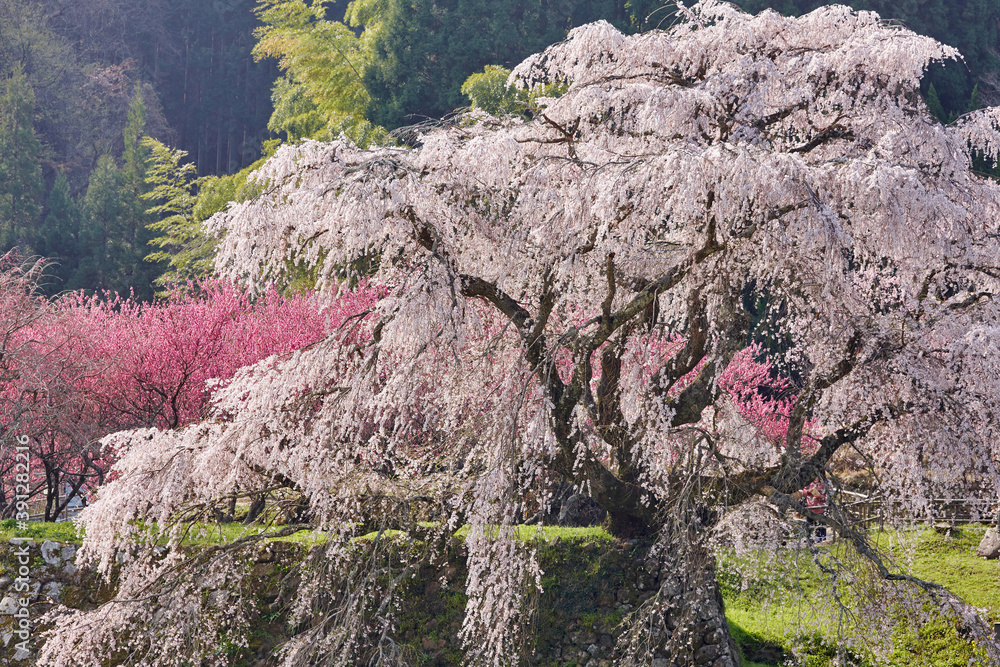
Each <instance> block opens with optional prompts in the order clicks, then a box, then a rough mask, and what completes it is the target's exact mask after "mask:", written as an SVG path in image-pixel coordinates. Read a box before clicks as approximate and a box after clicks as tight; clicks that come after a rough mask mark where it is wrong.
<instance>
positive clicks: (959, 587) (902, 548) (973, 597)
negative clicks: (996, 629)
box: [720, 526, 1000, 667]
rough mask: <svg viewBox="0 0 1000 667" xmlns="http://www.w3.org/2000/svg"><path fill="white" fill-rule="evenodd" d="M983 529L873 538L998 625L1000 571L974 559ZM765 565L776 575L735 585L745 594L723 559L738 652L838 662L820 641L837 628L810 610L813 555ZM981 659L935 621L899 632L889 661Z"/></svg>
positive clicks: (814, 585)
mask: <svg viewBox="0 0 1000 667" xmlns="http://www.w3.org/2000/svg"><path fill="white" fill-rule="evenodd" d="M985 530H986V528H985V527H984V526H967V527H963V528H962V529H961V530H959V531H958V532H957V533H956V534H954V535H951V536H946V535H942V534H939V533H937V532H935V531H934V530H930V529H921V530H913V531H906V532H898V531H887V532H881V533H874V534H873V535H872V536H871V537H872V539H873V541H874V542H875V543H876V544H878V545H879V546H880V547H881V548H882V549H883V550H884V551H886V552H888V554H889V555H890V557H891V558H892V559H893V560H894V561H895V563H896V564H897V565H899V566H901V567H902V568H903V569H904V570H905V571H908V572H909V573H910V574H913V575H915V576H917V577H919V578H921V579H925V580H927V581H931V582H934V583H937V584H941V585H943V586H945V587H947V588H948V589H949V590H951V591H952V592H953V593H955V594H956V595H958V596H959V597H961V598H962V599H964V600H965V601H967V602H969V603H971V604H972V605H974V606H976V607H979V608H980V609H982V610H984V613H985V615H986V617H987V618H988V619H989V620H990V621H997V620H1000V569H998V563H997V561H987V560H984V559H982V558H979V557H978V556H976V554H975V549H976V546H977V545H978V544H979V541H980V540H981V539H982V536H983V533H984V532H985ZM821 551H825V552H828V554H829V555H830V556H836V555H841V556H842V555H844V554H846V551H842V550H841V546H838V545H836V544H834V545H830V546H824V547H822V548H821ZM770 566H771V570H772V572H774V573H775V574H774V575H773V576H772V577H771V578H769V579H768V580H767V582H766V583H764V584H761V585H760V586H757V587H755V586H753V585H750V586H747V583H746V582H741V583H742V584H743V587H744V588H745V589H746V590H742V591H741V590H737V588H738V587H734V586H733V585H732V582H733V580H734V579H736V580H738V579H739V577H738V576H737V575H734V574H732V573H731V572H730V571H729V570H727V567H726V565H725V559H722V560H721V566H720V582H721V583H722V584H723V587H724V591H725V597H726V616H727V618H728V619H729V622H730V625H731V628H732V630H733V634H734V636H735V637H736V639H737V641H738V642H739V643H740V644H741V646H742V648H743V650H744V653H745V654H746V655H753V652H754V651H755V650H758V649H760V648H766V647H780V649H781V650H782V652H783V653H784V655H785V656H786V657H787V656H788V655H789V654H790V653H791V647H792V646H793V645H796V646H798V648H799V658H800V660H801V663H802V664H804V665H806V666H807V667H826V666H828V665H833V664H836V663H835V661H834V658H835V657H836V650H835V647H834V646H833V645H832V642H830V641H829V640H826V639H823V638H822V636H823V634H824V633H823V632H822V631H823V630H832V629H835V628H834V627H833V626H832V625H831V623H832V622H833V621H831V620H830V617H829V616H828V614H827V613H825V612H823V611H822V609H823V608H822V607H820V606H818V605H816V606H814V603H816V602H817V600H818V589H819V587H820V586H821V585H823V584H822V582H821V577H820V575H819V572H818V569H817V568H816V566H815V565H814V564H813V562H812V558H811V557H810V556H809V555H808V553H805V552H791V551H790V552H787V553H785V554H783V555H782V556H781V557H779V558H778V559H777V560H776V561H774V562H771V564H770ZM751 583H752V582H751ZM885 613H886V614H887V615H888V614H891V613H893V610H892V608H891V607H890V606H888V605H887V608H886V612H885ZM824 619H825V620H824ZM851 657H852V659H853V660H854V661H856V664H859V665H869V664H873V661H871V660H870V659H869V658H868V657H867V656H866V655H865V650H864V649H863V648H861V649H858V650H857V652H856V653H854V654H852V656H851ZM979 658H981V654H980V653H979V652H978V651H977V650H976V648H975V647H974V646H973V645H972V644H970V643H969V642H967V641H965V640H963V639H962V638H960V637H959V636H958V635H957V633H956V632H955V629H954V627H952V626H951V625H950V624H949V623H946V622H943V621H934V622H931V623H929V624H926V625H923V626H921V627H912V628H910V627H908V628H905V629H903V630H900V631H898V632H897V634H896V635H895V637H894V645H893V649H892V652H891V654H890V656H889V664H890V665H892V666H893V667H908V666H911V665H913V666H926V667H967V666H968V665H970V664H985V663H984V662H982V661H981V660H980V659H979ZM970 661H972V662H971V663H970ZM746 664H747V665H750V667H763V665H769V666H770V665H775V664H778V662H777V661H767V662H752V661H747V662H746Z"/></svg>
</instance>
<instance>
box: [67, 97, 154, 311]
mask: <svg viewBox="0 0 1000 667" xmlns="http://www.w3.org/2000/svg"><path fill="white" fill-rule="evenodd" d="M145 123H146V109H145V105H144V103H143V99H142V93H141V91H138V90H137V91H136V95H135V98H133V100H132V105H131V107H130V109H129V115H128V123H127V125H126V126H125V132H124V141H125V151H124V153H123V156H122V161H123V164H122V166H121V167H119V166H118V165H117V163H116V162H115V160H114V158H113V157H112V156H110V155H104V156H102V157H101V158H100V159H99V160H98V162H97V166H96V167H95V169H94V171H93V172H92V173H91V175H90V184H89V186H88V187H87V193H86V195H84V198H83V211H84V212H83V224H82V228H81V231H80V243H81V246H82V247H83V248H85V249H86V253H87V254H86V256H85V257H83V258H81V260H80V264H79V267H78V268H77V270H76V271H75V273H74V276H73V278H72V280H71V281H70V286H71V287H72V288H74V289H93V290H108V291H112V292H118V293H119V294H127V293H129V292H130V291H131V292H132V293H134V294H135V296H136V298H138V299H140V300H150V299H152V298H153V280H154V279H155V278H156V276H157V275H158V274H159V273H160V271H161V268H162V267H161V266H160V265H158V264H150V263H148V262H144V261H143V260H144V258H145V256H146V254H147V252H148V244H149V241H150V240H151V239H152V238H153V232H152V231H151V230H149V229H147V225H148V224H149V223H150V222H152V221H153V216H152V214H150V213H149V212H147V210H146V208H147V203H146V199H144V198H143V195H144V194H145V193H146V192H148V191H149V189H150V185H149V184H148V183H147V182H146V172H147V169H148V165H147V161H148V160H149V155H150V153H149V148H148V147H147V146H145V145H143V141H142V138H143V132H144V130H145Z"/></svg>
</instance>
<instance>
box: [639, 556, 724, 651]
mask: <svg viewBox="0 0 1000 667" xmlns="http://www.w3.org/2000/svg"><path fill="white" fill-rule="evenodd" d="M678 547H679V548H676V549H675V548H666V549H660V551H659V554H658V555H656V554H655V553H653V552H651V555H650V557H649V558H647V560H646V565H645V567H646V571H647V572H649V573H651V574H652V573H653V572H655V573H656V574H655V575H652V576H651V578H652V579H653V581H652V584H653V586H658V588H657V589H656V593H655V594H654V596H653V598H651V600H650V601H649V602H650V603H651V605H650V609H649V611H648V612H647V613H649V614H650V616H649V622H650V623H649V624H648V625H646V628H649V629H651V632H652V636H651V637H650V639H651V640H652V642H650V645H651V646H654V647H655V648H654V649H653V656H652V657H653V659H654V663H653V664H657V665H663V667H667V666H670V667H673V666H674V665H676V666H677V667H681V666H687V665H707V666H710V667H739V665H740V664H741V663H740V654H739V650H738V649H737V646H736V642H735V640H734V639H733V637H732V633H731V632H730V629H729V624H728V622H727V621H726V614H725V606H724V602H723V599H722V593H721V591H720V590H719V586H718V584H717V583H716V579H715V557H714V556H713V555H712V554H711V552H710V551H709V550H708V548H707V547H706V545H705V544H704V541H699V542H697V543H694V544H691V543H689V544H684V545H678ZM654 551H655V548H654ZM660 661H662V662H660Z"/></svg>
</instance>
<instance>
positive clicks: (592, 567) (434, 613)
mask: <svg viewBox="0 0 1000 667" xmlns="http://www.w3.org/2000/svg"><path fill="white" fill-rule="evenodd" d="M304 553H305V547H303V546H302V545H299V544H296V543H288V542H274V543H271V544H268V545H266V546H264V547H262V548H261V549H260V550H259V552H258V557H257V563H256V564H255V565H254V568H253V577H254V580H255V583H254V585H253V587H252V590H254V595H256V596H257V597H258V598H259V600H260V606H261V608H262V609H266V608H274V607H277V606H280V601H281V600H287V599H288V598H289V597H290V595H289V594H290V592H291V591H288V590H282V588H281V586H282V584H281V581H282V579H283V577H282V576H280V574H281V573H284V572H288V570H289V568H290V567H291V566H293V565H294V564H295V563H296V562H297V561H299V560H301V559H302V557H303V556H304ZM75 554H76V547H75V546H74V545H62V544H58V543H55V542H43V543H38V542H27V541H25V542H24V543H22V544H14V543H6V544H0V568H2V573H0V594H2V597H0V664H10V665H32V664H34V660H33V657H32V656H31V655H29V654H28V653H26V652H24V651H23V648H24V646H25V645H24V644H23V643H22V640H21V638H20V637H19V636H18V634H17V633H18V631H19V630H21V625H20V619H19V618H18V616H17V615H18V614H19V613H20V614H21V615H24V612H19V609H20V608H21V603H22V602H27V610H28V612H27V616H28V617H29V618H30V619H31V621H32V626H31V641H30V642H29V644H32V643H33V642H37V641H38V640H39V635H40V633H41V632H42V631H43V630H44V628H41V627H37V626H36V625H34V621H37V619H39V618H40V617H41V616H42V614H44V613H45V612H46V611H47V610H48V609H50V608H51V607H52V605H53V604H56V603H62V604H66V605H67V606H70V607H74V608H93V607H94V606H95V605H97V604H99V603H100V602H102V601H105V600H107V599H108V598H109V597H110V595H111V591H110V590H109V588H108V586H107V585H105V584H103V583H102V582H101V581H100V580H99V578H98V577H97V576H95V575H94V573H92V572H88V571H86V570H81V569H78V568H77V567H76V565H75V563H74V558H75ZM539 557H540V561H541V566H542V568H543V570H544V572H545V574H544V577H543V582H542V583H543V586H544V589H545V590H544V592H543V593H542V595H541V596H540V597H539V600H538V607H537V612H536V617H535V629H534V640H533V645H532V647H531V650H532V651H533V653H532V655H530V656H529V657H528V659H527V661H526V662H527V664H529V665H532V666H537V667H554V666H556V665H560V666H563V665H577V666H578V667H612V666H613V665H618V664H620V651H619V650H618V646H619V640H620V639H622V637H621V622H622V620H623V619H624V618H625V617H627V616H628V615H629V614H631V613H634V612H635V611H636V610H637V608H639V607H640V605H643V604H644V603H645V604H647V605H659V607H658V609H659V610H660V611H658V612H657V615H654V618H658V619H660V622H658V623H655V624H654V625H655V626H656V627H654V629H653V639H654V641H655V644H656V645H657V646H658V648H657V649H656V650H655V651H654V652H653V654H652V655H651V656H649V661H648V662H647V664H652V667H674V666H677V667H681V666H684V667H687V666H688V665H707V666H710V667H731V666H733V665H736V664H738V658H736V656H737V651H736V647H735V645H734V644H732V642H731V640H730V639H729V631H728V627H727V626H726V625H725V616H724V614H723V612H722V604H721V597H720V596H719V595H718V592H717V589H716V587H715V578H714V571H713V569H712V567H711V563H710V562H709V564H708V565H706V566H705V567H704V568H702V569H701V571H699V572H694V573H683V574H681V575H679V574H677V573H674V572H671V568H670V567H669V566H668V565H663V564H662V563H660V562H659V561H657V560H655V559H652V558H650V557H649V555H648V549H646V548H644V547H643V546H642V545H622V544H620V543H618V542H615V541H590V542H578V541H573V540H563V541H560V540H558V539H556V540H554V541H553V542H552V543H550V544H549V545H548V546H546V547H544V548H543V549H541V550H540V552H539ZM25 563H27V564H26V565H25ZM22 565H24V566H25V567H27V568H28V572H27V576H26V577H22V576H20V575H21V574H22V573H23V572H24V571H23V570H22V569H21V567H22ZM464 578H465V564H464V559H463V558H461V557H456V558H454V559H453V560H452V562H450V563H446V564H444V565H443V566H439V567H425V568H424V569H423V570H422V571H421V572H420V574H419V576H418V577H417V578H415V579H414V580H412V582H411V583H410V584H408V587H407V589H406V590H405V592H404V601H403V603H402V605H401V610H400V614H399V624H398V633H397V640H398V641H399V642H401V643H403V644H405V645H406V647H407V653H408V655H410V656H412V657H413V664H415V665H438V666H445V665H457V664H460V662H461V660H462V650H461V646H460V644H459V642H458V640H457V636H456V635H457V633H458V630H459V628H460V627H461V621H462V614H463V610H464V605H465V596H464V594H463V593H462V590H463V586H464ZM661 584H664V585H662V586H661ZM267 618H268V619H269V620H265V618H263V617H262V618H261V619H260V623H259V625H258V626H255V628H254V633H253V637H252V638H251V641H250V643H251V648H250V650H249V651H248V652H247V653H245V654H244V655H242V656H239V657H238V658H235V659H234V663H233V664H234V665H246V666H248V667H265V666H266V665H271V664H274V658H273V650H274V648H275V647H276V646H278V645H280V644H281V643H282V641H284V639H285V635H284V632H285V629H284V624H283V618H282V616H280V615H278V616H274V615H271V616H268V617H267ZM625 640H627V638H625ZM625 640H623V641H625ZM19 644H20V646H21V649H19V648H18V645H19ZM32 645H33V644H32ZM668 646H672V647H673V648H674V652H673V653H672V654H668V651H667V648H666V647H668ZM36 648H37V646H36Z"/></svg>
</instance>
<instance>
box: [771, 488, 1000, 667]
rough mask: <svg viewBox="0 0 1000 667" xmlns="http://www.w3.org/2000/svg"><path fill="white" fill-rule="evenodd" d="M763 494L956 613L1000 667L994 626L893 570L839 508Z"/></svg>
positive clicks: (884, 575)
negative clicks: (820, 509)
mask: <svg viewBox="0 0 1000 667" xmlns="http://www.w3.org/2000/svg"><path fill="white" fill-rule="evenodd" d="M761 494H762V495H763V496H764V497H765V498H767V500H768V501H769V502H770V503H771V504H773V505H775V506H776V507H777V508H778V509H779V511H782V512H786V511H788V510H791V511H794V512H795V513H797V514H798V515H799V516H801V517H803V518H809V519H812V520H813V521H816V522H817V523H821V524H823V525H825V526H827V527H829V528H831V529H832V530H833V531H834V532H836V533H837V534H838V535H840V536H841V537H843V538H845V539H847V540H848V541H849V542H850V543H851V545H852V546H853V547H854V549H855V551H857V553H858V554H859V555H860V556H861V557H862V558H864V559H865V560H867V561H868V562H869V563H871V564H872V565H874V566H875V569H876V570H877V571H878V574H879V577H880V578H881V579H883V580H885V581H892V582H903V583H908V584H912V585H914V586H916V587H918V588H920V589H922V590H923V591H924V592H926V593H928V594H929V595H930V596H931V598H932V599H933V600H934V601H935V602H936V603H937V604H938V605H939V607H941V608H944V609H950V610H951V611H952V612H953V613H954V615H955V620H956V621H957V622H958V626H959V631H960V632H961V634H963V635H965V636H966V637H970V638H974V639H975V641H976V644H977V645H978V646H980V647H981V648H983V649H984V650H985V651H986V652H987V654H988V655H989V658H990V661H991V662H992V663H993V664H1000V644H998V643H997V639H996V635H995V633H994V632H993V627H992V624H990V623H988V622H987V621H986V620H985V619H983V617H982V616H981V615H980V614H979V611H978V610H977V609H976V608H975V607H973V606H972V605H970V604H969V603H968V602H966V601H965V600H962V599H961V598H959V597H958V596H957V595H955V594H954V593H952V592H951V591H949V590H948V589H947V588H945V587H944V586H942V585H940V584H935V583H934V582H931V581H926V580H924V579H920V578H918V577H914V576H913V575H910V574H904V573H901V572H893V571H892V570H890V569H889V567H888V566H887V565H886V564H885V560H884V558H883V557H882V555H881V554H879V553H878V551H877V550H876V548H875V547H874V546H872V544H871V542H870V541H869V540H868V537H867V535H865V534H864V533H862V532H860V531H858V530H856V529H854V528H853V527H851V526H850V525H848V523H847V522H846V521H845V520H844V517H842V516H841V515H840V512H839V511H836V508H833V510H834V511H828V512H824V513H817V512H813V511H811V510H810V509H809V508H808V507H806V506H805V505H803V504H802V503H800V502H798V501H797V500H795V499H794V498H792V497H791V495H789V493H783V492H781V491H779V490H777V489H775V488H774V487H771V486H765V487H763V488H762V489H761Z"/></svg>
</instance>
